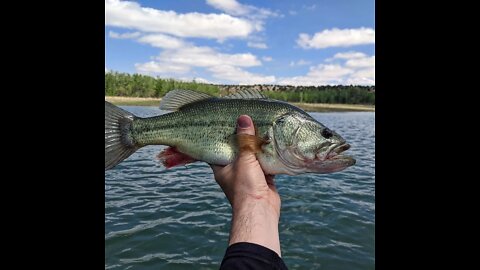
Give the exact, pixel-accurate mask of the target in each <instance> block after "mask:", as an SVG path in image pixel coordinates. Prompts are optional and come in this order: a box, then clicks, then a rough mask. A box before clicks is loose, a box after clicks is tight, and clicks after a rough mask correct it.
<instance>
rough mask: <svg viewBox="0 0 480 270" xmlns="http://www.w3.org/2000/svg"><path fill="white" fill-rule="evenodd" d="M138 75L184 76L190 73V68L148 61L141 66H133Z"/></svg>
mask: <svg viewBox="0 0 480 270" xmlns="http://www.w3.org/2000/svg"><path fill="white" fill-rule="evenodd" d="M135 69H136V70H137V72H138V73H143V74H169V73H173V74H185V73H187V72H189V71H190V67H189V66H186V65H172V64H170V63H161V62H155V61H150V62H147V63H143V64H135Z"/></svg>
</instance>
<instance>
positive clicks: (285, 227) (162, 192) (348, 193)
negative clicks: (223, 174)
mask: <svg viewBox="0 0 480 270" xmlns="http://www.w3.org/2000/svg"><path fill="white" fill-rule="evenodd" d="M124 108H125V109H127V110H128V111H131V112H133V113H135V114H137V115H139V116H154V115H158V114H160V113H161V112H160V111H159V110H158V109H157V108H153V107H124ZM312 116H313V117H315V118H316V119H318V120H319V121H320V122H322V123H324V124H325V125H326V126H328V127H330V128H332V129H334V130H336V131H337V132H338V133H340V134H341V135H342V136H344V137H345V139H346V140H347V141H348V142H349V143H350V144H351V145H352V148H351V149H350V150H349V152H350V155H352V156H354V157H355V158H356V159H357V164H356V165H355V166H353V167H350V168H348V169H346V170H344V171H342V172H338V173H334V174H327V175H318V174H304V175H299V176H287V175H281V176H277V177H276V180H277V185H278V190H279V193H280V195H281V198H282V213H281V217H280V228H279V229H280V239H281V247H282V254H283V258H284V260H285V263H286V264H287V265H288V266H289V268H291V269H372V268H374V267H375V252H374V250H375V113H360V112H359V113H312ZM163 148H164V147H163V146H149V147H145V148H142V149H140V150H139V151H137V152H136V153H134V154H133V155H132V156H131V157H129V158H128V159H127V160H125V161H124V162H123V163H121V164H119V165H118V166H117V167H116V168H114V169H112V170H110V171H107V172H105V269H218V267H219V265H220V262H221V260H222V258H223V255H224V252H225V249H226V247H227V243H228V237H229V229H230V218H231V213H230V206H229V204H228V202H227V200H226V199H225V195H224V194H223V192H222V190H221V189H220V188H219V187H218V185H217V184H216V183H215V181H214V179H213V175H212V172H211V169H210V167H209V166H208V165H207V164H205V163H200V162H198V163H194V164H189V165H188V166H182V167H178V168H175V169H170V170H165V169H164V168H163V167H162V165H161V164H159V162H158V160H156V155H157V154H158V153H159V152H160V151H161V150H162V149H163Z"/></svg>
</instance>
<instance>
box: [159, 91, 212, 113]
mask: <svg viewBox="0 0 480 270" xmlns="http://www.w3.org/2000/svg"><path fill="white" fill-rule="evenodd" d="M212 97H213V96H211V95H209V94H205V93H201V92H197V91H192V90H180V89H176V90H172V91H170V92H168V93H167V94H166V95H165V96H164V97H163V98H162V101H160V110H165V111H176V110H178V109H180V108H181V107H182V106H184V105H187V104H190V103H192V102H195V101H199V100H204V99H208V98H212Z"/></svg>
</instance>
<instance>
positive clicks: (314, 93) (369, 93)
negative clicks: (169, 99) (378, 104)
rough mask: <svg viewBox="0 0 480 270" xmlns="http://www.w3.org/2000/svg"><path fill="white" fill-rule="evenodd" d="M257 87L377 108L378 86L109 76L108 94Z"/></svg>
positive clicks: (271, 93)
mask: <svg viewBox="0 0 480 270" xmlns="http://www.w3.org/2000/svg"><path fill="white" fill-rule="evenodd" d="M245 88H253V89H258V90H260V91H262V93H264V94H265V95H267V96H268V97H270V98H273V99H278V100H283V101H288V102H305V103H343V104H371V105H375V86H356V85H336V86H288V85H286V86H284V85H282V86H277V85H275V86H273V85H253V86H238V85H214V84H206V83H200V82H196V81H192V82H186V81H180V80H175V79H163V78H154V77H151V76H146V75H141V74H128V73H119V72H106V73H105V95H106V96H126V97H155V98H160V97H163V96H164V95H165V94H166V93H167V92H168V91H170V90H173V89H189V90H196V91H200V92H204V93H207V94H210V95H213V96H219V95H220V94H221V93H222V94H224V93H231V92H235V91H238V90H239V89H245Z"/></svg>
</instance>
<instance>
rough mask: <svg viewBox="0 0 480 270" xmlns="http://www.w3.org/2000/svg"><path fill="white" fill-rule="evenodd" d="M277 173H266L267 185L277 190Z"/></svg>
mask: <svg viewBox="0 0 480 270" xmlns="http://www.w3.org/2000/svg"><path fill="white" fill-rule="evenodd" d="M274 178H275V175H272V174H266V175H265V180H267V185H268V187H269V188H270V189H271V190H272V191H274V192H277V187H276V186H275V179H274Z"/></svg>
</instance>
